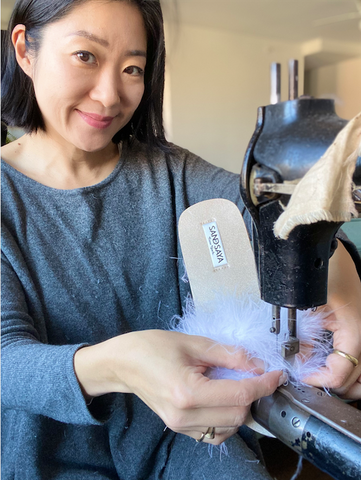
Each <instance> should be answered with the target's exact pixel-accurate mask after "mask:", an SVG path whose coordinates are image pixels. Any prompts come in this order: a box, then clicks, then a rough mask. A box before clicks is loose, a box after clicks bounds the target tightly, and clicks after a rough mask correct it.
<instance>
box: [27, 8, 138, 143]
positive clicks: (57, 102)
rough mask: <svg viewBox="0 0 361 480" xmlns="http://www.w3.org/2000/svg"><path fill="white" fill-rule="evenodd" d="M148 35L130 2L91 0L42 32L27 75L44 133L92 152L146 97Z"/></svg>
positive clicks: (111, 134)
mask: <svg viewBox="0 0 361 480" xmlns="http://www.w3.org/2000/svg"><path fill="white" fill-rule="evenodd" d="M146 51H147V41H146V31H145V28H144V24H143V19H142V16H141V13H140V12H139V10H138V9H137V7H135V6H134V5H132V4H128V3H127V2H119V1H110V2H109V1H103V0H89V1H88V2H85V3H83V4H82V5H80V6H78V7H76V8H74V10H72V11H71V12H70V13H69V14H68V15H67V16H65V17H64V18H62V19H61V20H60V21H58V22H56V23H53V24H49V25H48V26H47V27H46V28H45V29H44V31H43V39H42V44H41V48H40V51H39V53H38V55H37V57H36V58H35V59H33V61H32V71H31V77H32V79H33V83H34V88H35V94H36V98H37V101H38V104H39V107H40V110H41V112H42V115H43V118H44V122H45V126H46V132H47V135H48V136H50V137H52V138H54V139H55V140H56V141H58V142H60V143H63V142H65V143H67V144H72V145H73V146H75V147H76V148H78V149H81V150H83V151H87V152H95V151H99V150H101V149H103V148H105V147H106V146H107V145H109V143H110V142H111V139H112V137H113V136H114V134H115V133H117V132H118V131H119V130H120V129H121V128H122V127H124V126H125V125H126V124H127V123H128V122H129V120H130V119H131V117H132V115H133V113H134V111H135V110H136V108H137V107H138V105H139V103H140V101H141V99H142V96H143V93H144V69H145V64H146Z"/></svg>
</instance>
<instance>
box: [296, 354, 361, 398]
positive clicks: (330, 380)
mask: <svg viewBox="0 0 361 480" xmlns="http://www.w3.org/2000/svg"><path fill="white" fill-rule="evenodd" d="M360 357H361V356H360ZM360 360H361V359H359V365H358V367H355V366H354V365H353V364H352V362H350V360H347V358H343V357H341V356H340V355H337V354H335V353H331V354H330V355H329V356H328V357H327V359H326V367H323V368H320V369H319V371H318V372H317V373H316V374H314V375H312V376H311V377H308V378H306V379H305V382H306V383H309V384H310V385H313V386H315V387H325V388H330V389H333V390H334V391H335V393H337V394H342V393H344V392H345V391H347V390H348V389H349V387H350V386H351V385H352V384H354V383H355V382H356V381H357V378H358V377H359V375H360V373H361V361H360Z"/></svg>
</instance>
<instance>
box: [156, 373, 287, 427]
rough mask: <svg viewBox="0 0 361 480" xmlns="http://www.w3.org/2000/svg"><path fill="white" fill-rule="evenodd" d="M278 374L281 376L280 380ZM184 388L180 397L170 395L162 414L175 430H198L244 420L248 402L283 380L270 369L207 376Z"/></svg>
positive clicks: (238, 422) (261, 395)
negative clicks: (239, 376)
mask: <svg viewBox="0 0 361 480" xmlns="http://www.w3.org/2000/svg"><path fill="white" fill-rule="evenodd" d="M280 378H281V380H280ZM203 379H204V381H203V382H202V384H199V385H195V386H193V389H194V390H193V392H194V393H192V392H191V389H189V388H187V389H186V390H185V391H184V392H183V395H181V397H178V398H173V399H169V401H167V402H166V403H165V404H164V406H165V408H163V410H162V412H161V417H162V418H163V421H164V422H165V423H166V425H167V426H168V427H169V428H170V429H171V430H174V431H177V432H179V431H181V430H184V429H186V430H194V429H196V430H197V431H199V429H200V427H201V426H203V425H211V426H213V427H218V428H229V427H232V428H235V427H239V426H241V425H243V424H244V422H245V420H246V418H247V415H248V412H249V408H250V406H251V404H252V403H253V402H254V401H255V400H257V399H259V398H261V397H263V396H268V395H270V394H272V393H273V392H274V391H275V390H276V388H277V387H278V386H279V384H280V383H281V382H282V383H283V382H284V380H285V379H284V378H283V376H282V372H279V371H278V372H269V373H266V374H264V375H261V376H260V377H255V378H250V379H245V380H240V381H235V380H209V379H206V378H205V377H203Z"/></svg>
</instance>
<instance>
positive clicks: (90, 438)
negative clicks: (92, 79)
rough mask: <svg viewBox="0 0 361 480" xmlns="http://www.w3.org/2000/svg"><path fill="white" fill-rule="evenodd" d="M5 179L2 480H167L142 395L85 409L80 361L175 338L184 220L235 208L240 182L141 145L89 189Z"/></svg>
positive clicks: (182, 289) (163, 449) (160, 434)
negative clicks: (90, 353) (122, 339)
mask: <svg viewBox="0 0 361 480" xmlns="http://www.w3.org/2000/svg"><path fill="white" fill-rule="evenodd" d="M2 174H3V175H2V177H3V178H2V197H3V198H2V212H3V219H2V224H3V225H2V298H3V300H2V332H3V333H2V383H3V391H2V404H3V423H2V426H3V442H2V446H3V456H2V459H3V470H2V471H3V476H2V478H3V480H7V479H10V478H11V479H13V478H16V479H18V478H19V479H21V480H25V479H38V478H39V479H40V478H41V479H51V478H67V479H73V478H74V479H75V478H81V479H83V478H84V479H89V478H118V476H119V478H126V479H135V480H140V479H142V478H153V477H154V478H158V477H159V478H160V470H161V468H162V465H163V466H164V462H165V458H166V457H167V455H168V453H167V452H168V449H169V445H170V444H171V442H173V441H174V434H173V433H172V432H169V430H166V431H165V432H164V431H163V430H164V427H165V425H164V423H163V422H162V421H161V420H160V419H159V418H158V417H157V415H155V414H154V413H153V412H152V411H151V410H150V409H148V407H146V406H145V405H144V404H143V403H142V402H141V401H140V400H139V399H138V398H137V397H135V396H134V395H129V394H128V395H122V394H113V395H105V396H103V397H100V398H97V399H95V400H94V401H93V403H92V404H91V405H90V406H87V405H86V402H85V400H84V398H83V395H82V392H81V390H80V388H79V385H78V382H77V379H76V376H75V374H74V369H73V355H74V353H75V351H76V350H77V349H78V348H79V347H80V346H81V345H83V344H94V343H98V342H101V341H103V340H106V339H109V338H110V337H113V336H116V335H120V334H122V333H125V332H129V331H131V330H142V329H150V328H160V329H166V328H167V327H168V326H169V321H170V319H171V317H172V316H173V315H175V314H180V313H181V308H182V302H183V301H184V299H185V298H186V296H187V293H188V291H189V289H188V285H187V284H186V283H184V282H183V281H181V278H182V276H183V274H184V267H183V263H182V261H181V260H180V257H181V253H180V247H179V244H178V240H177V229H176V225H177V221H178V219H179V216H180V214H181V213H182V212H183V210H184V209H185V208H187V207H188V206H189V205H191V204H194V203H196V202H199V201H201V200H205V199H209V198H214V197H224V198H228V199H230V200H232V201H234V202H238V204H241V202H240V199H239V193H238V177H237V176H236V175H234V174H231V173H228V172H226V171H224V170H222V169H219V168H215V167H214V166H212V165H210V164H208V163H206V162H204V161H202V160H201V159H199V158H197V157H196V156H194V155H191V154H190V153H189V152H187V151H185V150H182V149H180V148H178V147H174V148H173V150H172V152H171V153H170V154H168V155H165V154H163V153H161V152H158V153H157V154H153V155H152V156H150V155H149V154H148V153H147V149H146V148H145V147H142V146H140V145H136V146H135V147H132V149H130V147H126V146H124V148H123V152H122V155H121V158H120V161H119V163H118V165H117V167H116V168H115V170H114V171H113V172H112V173H111V175H110V176H109V177H108V178H107V179H105V180H104V181H102V182H101V183H99V184H97V185H94V186H91V187H86V188H79V189H75V190H58V189H54V188H50V187H46V186H44V185H42V184H39V183H37V182H36V181H34V180H32V179H30V178H28V177H26V176H24V175H23V174H21V173H19V172H18V171H17V170H15V169H13V168H12V167H10V166H9V165H8V164H6V163H4V162H3V166H2ZM144 432H146V434H145V435H144ZM158 464H159V465H158ZM94 472H95V473H94ZM62 475H64V476H62ZM117 475H118V476H117Z"/></svg>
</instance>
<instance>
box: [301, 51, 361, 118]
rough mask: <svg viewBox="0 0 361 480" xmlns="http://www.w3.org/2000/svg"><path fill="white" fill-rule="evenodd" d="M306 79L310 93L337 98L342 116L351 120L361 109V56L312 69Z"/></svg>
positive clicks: (339, 112) (337, 104)
mask: <svg viewBox="0 0 361 480" xmlns="http://www.w3.org/2000/svg"><path fill="white" fill-rule="evenodd" d="M306 80H307V81H306V89H307V91H308V93H310V95H313V96H315V97H320V98H322V97H323V98H330V97H331V98H335V102H336V112H337V114H338V115H339V116H340V117H342V118H346V119H347V120H350V119H351V118H353V117H354V116H355V115H357V113H359V112H360V111H361V57H359V58H353V59H350V60H345V61H343V62H339V63H337V64H335V65H327V66H324V67H320V68H315V69H312V70H310V71H309V72H307V74H306Z"/></svg>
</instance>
